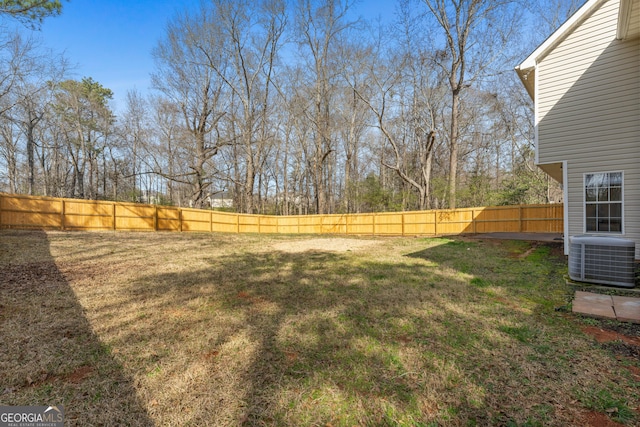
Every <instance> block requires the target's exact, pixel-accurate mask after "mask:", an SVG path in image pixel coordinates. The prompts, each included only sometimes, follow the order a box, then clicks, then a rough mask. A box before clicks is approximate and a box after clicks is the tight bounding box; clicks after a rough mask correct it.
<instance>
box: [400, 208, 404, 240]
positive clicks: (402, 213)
mask: <svg viewBox="0 0 640 427" xmlns="http://www.w3.org/2000/svg"><path fill="white" fill-rule="evenodd" d="M400 220H401V221H402V237H404V212H401V213H400Z"/></svg>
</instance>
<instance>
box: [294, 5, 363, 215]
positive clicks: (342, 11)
mask: <svg viewBox="0 0 640 427" xmlns="http://www.w3.org/2000/svg"><path fill="white" fill-rule="evenodd" d="M350 7H351V2H350V1H348V0H319V1H313V0H299V1H298V5H297V9H296V34H297V41H298V44H299V46H300V47H301V48H302V49H304V51H305V52H306V53H308V55H309V56H308V57H307V58H306V65H307V71H308V73H309V81H308V85H309V91H310V93H309V101H310V102H309V104H310V105H308V107H307V108H305V110H304V111H305V114H306V118H307V120H309V122H310V123H311V124H312V125H313V131H314V135H313V155H312V156H311V158H310V159H309V160H310V168H311V175H312V178H313V186H314V191H315V195H314V198H315V205H316V206H315V208H316V212H318V213H327V212H328V211H329V200H328V198H329V194H328V191H327V187H328V182H329V181H331V180H332V179H333V177H332V176H328V175H327V171H328V167H329V160H330V156H331V155H332V154H334V153H335V151H336V143H335V140H334V139H335V138H334V135H333V131H334V123H333V121H332V117H331V106H332V99H333V97H334V96H335V93H334V90H335V88H336V86H335V85H334V83H335V79H336V77H337V76H338V75H339V71H340V70H339V69H338V68H337V67H336V65H337V63H338V61H336V53H337V49H336V47H337V45H339V43H340V41H341V36H344V35H345V33H346V32H347V30H349V29H350V28H353V26H354V21H350V20H349V19H348V12H349V9H350Z"/></svg>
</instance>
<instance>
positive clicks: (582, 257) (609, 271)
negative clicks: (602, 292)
mask: <svg viewBox="0 0 640 427" xmlns="http://www.w3.org/2000/svg"><path fill="white" fill-rule="evenodd" d="M635 251H636V245H635V242H634V241H632V240H626V239H622V238H618V237H608V236H591V235H582V236H571V237H570V238H569V277H570V278H571V279H572V280H576V281H579V282H588V283H601V284H604V285H613V286H621V287H625V288H633V287H634V286H635V281H636V277H635V276H636V273H635V268H636V266H635V262H634V257H635Z"/></svg>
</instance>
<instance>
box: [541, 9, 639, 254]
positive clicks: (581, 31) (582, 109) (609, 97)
mask: <svg viewBox="0 0 640 427" xmlns="http://www.w3.org/2000/svg"><path fill="white" fill-rule="evenodd" d="M618 6H619V1H618V0H609V1H604V2H602V4H601V5H600V6H599V7H598V8H596V9H595V10H594V11H593V13H592V14H591V15H590V16H588V17H586V19H585V20H584V22H582V23H581V24H580V25H579V26H578V27H576V29H575V30H574V31H573V32H572V33H570V34H569V35H568V36H567V37H566V38H565V39H564V40H562V41H561V42H560V43H559V44H558V45H557V46H556V47H555V48H554V49H552V50H551V52H549V54H548V55H547V56H546V57H544V58H542V59H540V60H539V61H538V67H537V76H536V78H537V84H536V87H537V94H536V100H537V102H536V125H537V137H538V140H537V148H538V153H537V154H538V162H539V163H541V164H544V163H557V162H561V161H565V160H566V161H567V181H568V189H567V190H568V191H567V192H566V194H567V197H568V200H566V201H565V206H566V209H568V220H569V227H568V233H569V235H570V236H571V235H577V234H583V233H584V232H585V229H584V189H583V185H584V184H583V177H584V174H585V173H597V172H616V171H623V172H624V183H623V186H624V219H623V221H624V224H623V234H622V236H621V237H624V238H629V239H633V240H635V241H636V258H637V259H640V39H639V38H636V39H635V40H616V29H617V18H618Z"/></svg>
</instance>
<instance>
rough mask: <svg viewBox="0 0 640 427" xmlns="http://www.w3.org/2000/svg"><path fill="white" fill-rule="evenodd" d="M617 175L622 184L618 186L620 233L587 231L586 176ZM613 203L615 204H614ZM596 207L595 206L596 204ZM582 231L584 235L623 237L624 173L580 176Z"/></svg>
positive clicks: (594, 173)
mask: <svg viewBox="0 0 640 427" xmlns="http://www.w3.org/2000/svg"><path fill="white" fill-rule="evenodd" d="M612 173H619V174H620V175H621V179H622V182H621V184H620V193H621V194H620V199H621V200H620V205H621V206H620V209H621V210H622V211H621V212H620V221H621V224H620V231H587V195H586V189H587V175H599V174H612ZM614 203H615V202H614ZM596 205H597V204H596ZM582 229H583V231H584V233H585V234H604V235H616V236H621V235H624V171H623V170H615V171H602V172H587V173H584V174H582Z"/></svg>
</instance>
